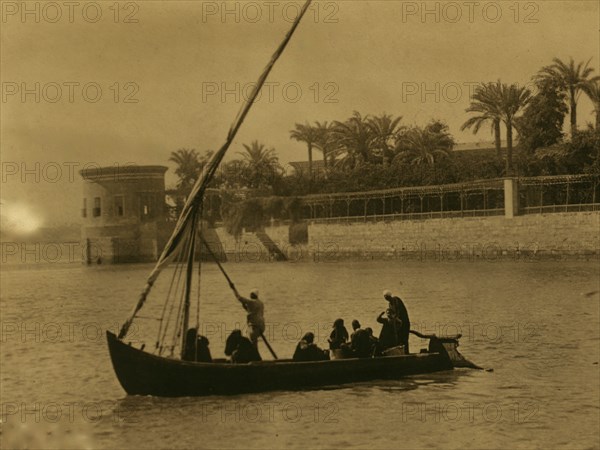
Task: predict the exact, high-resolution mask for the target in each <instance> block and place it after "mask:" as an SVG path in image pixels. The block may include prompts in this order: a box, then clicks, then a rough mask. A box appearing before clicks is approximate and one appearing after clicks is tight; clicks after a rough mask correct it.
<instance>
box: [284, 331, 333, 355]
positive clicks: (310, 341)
mask: <svg viewBox="0 0 600 450" xmlns="http://www.w3.org/2000/svg"><path fill="white" fill-rule="evenodd" d="M314 340H315V335H314V334H313V333H310V332H309V333H306V334H305V335H304V336H303V337H302V340H300V342H298V345H296V351H294V356H293V359H294V361H326V360H328V359H329V354H328V352H327V351H326V350H322V349H320V348H319V347H318V346H317V344H315V343H314Z"/></svg>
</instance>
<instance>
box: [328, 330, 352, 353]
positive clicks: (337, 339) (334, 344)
mask: <svg viewBox="0 0 600 450" xmlns="http://www.w3.org/2000/svg"><path fill="white" fill-rule="evenodd" d="M347 340H348V331H347V330H346V327H344V326H341V327H339V328H334V329H333V331H332V332H331V334H330V335H329V348H330V349H331V350H336V349H339V348H341V347H342V344H345V343H346V341H347Z"/></svg>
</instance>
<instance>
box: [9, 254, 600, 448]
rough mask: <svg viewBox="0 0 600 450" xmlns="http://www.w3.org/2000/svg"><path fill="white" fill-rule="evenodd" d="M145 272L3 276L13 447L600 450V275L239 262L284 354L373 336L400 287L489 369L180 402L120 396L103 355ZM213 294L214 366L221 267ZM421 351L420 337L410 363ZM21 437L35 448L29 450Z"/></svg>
mask: <svg viewBox="0 0 600 450" xmlns="http://www.w3.org/2000/svg"><path fill="white" fill-rule="evenodd" d="M149 269H150V266H146V265H137V266H120V267H109V266H101V267H94V268H83V267H79V266H58V265H57V266H45V267H44V266H40V267H36V268H35V270H22V269H15V270H12V269H11V270H4V271H3V273H2V277H1V284H2V285H1V305H0V306H1V309H2V352H1V356H0V359H1V361H0V363H1V365H2V371H1V374H0V376H1V385H0V390H1V392H0V393H1V395H2V414H3V417H2V420H3V422H4V423H3V425H2V435H1V436H2V444H3V445H4V446H5V447H7V448H10V447H14V446H18V445H19V442H21V444H20V445H26V446H30V447H36V446H37V447H41V446H47V447H55V448H66V447H74V448H82V447H83V448H86V447H87V448H90V447H104V448H115V447H134V448H151V447H169V448H171V447H173V448H175V447H177V448H184V447H188V448H189V447H210V448H212V447H235V446H240V447H244V448H248V447H249V448H259V447H260V448H280V447H284V446H287V447H303V448H304V447H328V448H331V447H335V448H339V447H344V446H349V447H350V446H357V447H369V448H381V447H385V448H389V447H394V448H397V447H400V448H414V447H443V448H462V447H466V446H469V447H477V448H498V447H510V448H519V447H521V448H531V447H548V446H551V447H560V446H563V447H568V448H593V447H596V448H597V447H598V446H599V443H600V442H599V435H598V428H597V424H598V421H599V419H600V417H599V414H600V408H599V403H600V401H599V388H598V377H599V371H598V361H599V359H600V358H599V345H600V336H599V311H598V302H599V296H598V294H597V293H596V294H591V295H590V294H589V293H590V292H594V291H598V264H597V262H569V263H565V262H562V263H557V262H543V263H515V262H505V263H488V264H486V263H479V264H470V263H455V264H445V263H427V264H425V263H418V262H412V263H405V262H397V263H392V262H385V263H383V262H381V263H380V262H370V263H364V262H363V263H336V264H287V263H280V264H275V263H274V264H229V265H228V271H229V273H230V275H231V276H232V277H233V278H234V280H235V282H236V286H237V287H238V289H239V290H240V292H242V293H244V292H246V291H249V290H250V289H252V288H254V287H257V288H259V289H260V290H261V293H262V296H263V297H264V299H265V305H266V316H267V321H268V322H269V324H268V329H267V331H268V338H269V340H270V342H271V344H272V345H273V346H274V348H275V350H276V352H277V353H278V355H279V356H280V357H290V356H291V354H292V352H293V349H294V346H295V344H296V341H297V339H298V338H299V337H300V336H301V335H302V334H303V333H305V332H306V331H314V332H315V334H316V336H317V340H318V341H319V342H320V343H321V345H324V344H325V341H326V337H327V335H328V334H329V331H330V327H331V323H332V322H333V320H334V319H336V318H337V317H343V318H344V319H345V321H346V322H347V323H349V322H350V321H351V320H352V319H355V318H356V319H359V320H360V322H361V323H362V324H363V326H371V327H373V329H374V330H376V332H377V330H378V329H379V327H378V326H377V323H376V322H375V318H376V316H377V314H379V312H381V311H382V310H383V309H385V306H386V304H385V301H384V300H383V298H382V297H381V291H382V290H383V289H384V288H389V289H391V290H393V291H394V292H396V293H398V294H399V295H400V296H401V297H402V298H403V299H404V300H405V303H406V305H407V307H408V309H409V313H410V315H411V321H412V323H413V328H414V329H418V330H419V331H421V332H424V333H437V334H456V333H462V335H463V337H462V339H461V346H460V347H459V349H460V351H461V352H462V353H463V354H464V355H465V356H466V357H467V358H468V359H470V360H472V361H474V362H475V363H477V364H479V365H482V366H484V367H493V368H494V372H484V371H474V370H466V369H459V370H454V371H447V372H440V373H435V374H427V375H422V376H414V377H409V378H406V379H402V380H395V381H390V380H386V381H376V382H369V383H355V384H350V385H345V386H342V387H339V388H324V389H315V390H308V391H299V392H290V391H278V392H269V393H262V394H248V395H237V396H223V397H205V398H178V399H163V398H154V397H137V396H132V397H128V396H126V395H125V394H124V392H123V390H122V389H121V387H120V386H119V384H118V382H117V380H116V378H115V376H114V373H113V371H112V367H111V364H110V360H109V358H108V352H107V349H106V343H105V341H104V330H105V329H111V330H113V331H115V330H116V329H117V327H118V325H119V324H120V322H121V321H122V320H123V319H124V318H125V317H126V316H127V314H128V313H129V311H130V309H131V307H132V306H133V304H134V302H135V300H136V299H137V295H138V294H139V290H140V289H141V287H142V285H143V282H144V278H145V276H146V274H147V273H148V271H149ZM162 289H164V286H160V284H159V285H157V287H156V292H157V295H156V296H154V297H153V298H151V301H150V302H149V304H148V308H147V310H146V308H145V310H144V311H145V314H147V315H148V316H152V314H153V311H155V310H156V308H160V306H161V305H160V302H158V301H156V300H158V299H160V298H161V294H162ZM202 289H203V299H204V301H203V303H202V305H201V311H200V312H201V326H202V330H203V332H204V333H205V334H206V335H207V336H208V337H209V339H210V341H211V351H212V354H213V356H214V357H220V356H222V352H223V347H224V343H225V337H226V335H227V333H228V332H230V331H231V330H232V329H233V328H235V327H236V326H239V324H241V325H243V323H244V313H243V311H242V310H241V308H240V307H239V305H238V303H237V302H236V301H235V299H234V298H233V297H232V295H231V293H230V291H229V290H228V287H227V284H226V282H225V281H224V280H223V279H222V276H221V275H220V274H219V273H218V270H217V268H216V267H214V266H208V267H207V268H206V270H205V273H204V275H203V286H202ZM135 331H136V333H135V335H134V336H133V337H132V338H131V339H132V341H133V345H140V344H141V342H146V343H151V342H153V340H154V339H155V337H156V324H155V323H154V322H152V321H150V320H147V321H140V322H139V323H138V325H137V328H136V330H135ZM425 346H426V342H425V341H423V340H420V339H418V338H415V337H414V336H413V337H411V348H413V349H414V351H418V350H419V349H420V348H423V347H425ZM261 352H262V353H263V355H267V354H268V353H267V351H266V349H265V348H261ZM15 436H21V437H22V436H29V437H28V439H29V441H27V442H28V444H23V442H25V441H23V440H22V439H21V441H18V440H15V439H17V438H15ZM40 436H41V437H43V440H41V441H40V440H39V439H42V438H41V437H40ZM36 439H38V441H36ZM36 442H38V443H37V444H36ZM39 442H45V444H39Z"/></svg>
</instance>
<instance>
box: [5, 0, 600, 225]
mask: <svg viewBox="0 0 600 450" xmlns="http://www.w3.org/2000/svg"><path fill="white" fill-rule="evenodd" d="M75 3H77V4H76V5H74V6H71V7H69V5H65V4H64V3H63V2H56V3H52V4H49V3H43V2H41V3H40V2H29V3H27V5H28V6H27V8H29V11H24V10H23V8H24V6H23V5H25V4H24V3H21V2H3V3H2V31H1V39H2V44H1V45H2V48H1V55H0V56H1V61H0V62H1V66H2V69H1V81H2V103H1V108H2V110H1V130H0V132H1V136H0V137H1V142H0V151H1V159H2V164H3V167H2V185H1V188H2V192H1V197H2V202H3V215H4V214H6V211H7V208H8V207H16V206H19V207H20V208H21V210H27V211H28V213H22V214H30V215H31V216H33V217H34V218H35V219H36V220H37V221H38V222H39V223H43V224H47V225H49V224H56V223H69V222H77V221H78V220H79V218H78V215H79V211H80V204H81V191H82V186H81V183H82V182H81V181H80V180H79V177H78V176H77V175H75V176H74V177H72V176H71V175H72V173H75V174H76V171H77V169H79V168H81V167H84V166H88V167H89V166H96V165H116V164H118V165H124V164H127V163H136V164H165V165H167V164H168V162H167V159H168V157H169V154H170V152H171V151H174V150H176V149H178V148H181V147H187V148H196V149H197V150H199V151H204V150H207V149H217V148H218V147H219V146H220V145H221V144H222V143H223V140H224V138H225V135H226V132H227V130H228V127H229V125H230V123H231V122H232V120H233V118H234V116H235V114H236V113H237V110H238V109H239V107H240V104H241V101H243V98H244V95H247V93H249V91H250V88H251V86H249V85H248V83H253V82H255V81H256V79H257V77H258V75H259V74H260V72H261V70H262V69H263V67H264V66H265V64H266V63H267V61H268V59H269V57H270V56H271V54H272V52H273V51H274V49H275V47H276V46H277V45H278V44H279V42H280V41H281V39H282V37H283V35H284V34H285V32H286V31H287V30H288V29H289V27H290V25H291V23H290V22H291V20H292V19H293V17H294V15H295V13H296V11H297V10H298V7H299V5H300V3H295V2H278V1H273V2H242V3H236V2H227V3H226V2H196V1H139V2H129V3H127V2H122V3H120V5H121V9H120V10H119V11H116V10H115V8H114V2H112V1H110V2H102V1H101V2H88V3H84V2H80V3H78V2H75ZM70 8H71V9H70ZM425 8H427V10H425ZM599 19H600V12H599V3H598V2H597V1H579V0H570V1H564V2H563V1H537V2H514V1H501V2H468V1H465V2H462V1H459V2H425V3H424V2H420V1H419V2H400V1H393V0H392V1H343V2H328V1H323V2H317V3H315V4H313V5H312V6H311V8H310V9H309V11H308V12H307V15H306V17H305V18H304V21H303V23H302V24H301V25H300V27H299V28H298V30H297V32H296V34H295V36H294V37H293V39H292V40H291V42H290V44H289V46H288V48H287V49H286V51H285V52H284V54H283V56H282V57H281V59H280V61H279V62H278V63H277V65H276V66H275V68H274V70H273V72H272V73H271V75H270V77H269V80H268V81H269V83H270V84H269V86H268V89H267V91H265V90H263V94H262V96H261V98H260V100H259V101H258V102H257V103H256V104H255V105H254V107H253V109H252V110H251V112H250V114H249V116H248V118H247V120H246V122H245V123H244V125H243V127H242V129H241V131H240V133H239V134H238V137H237V139H236V141H235V143H234V145H233V146H232V147H231V149H230V152H229V158H232V157H235V156H236V152H237V151H239V150H240V149H241V145H242V143H248V142H250V141H252V140H255V139H257V140H259V141H261V142H263V143H265V144H266V145H268V146H272V147H274V148H275V149H276V150H277V152H278V154H279V156H280V160H281V161H282V163H284V164H285V163H287V162H289V161H297V160H303V159H306V149H305V147H304V146H303V145H302V144H300V143H297V142H295V141H291V140H290V139H289V130H291V129H292V128H293V125H294V123H296V122H305V121H307V120H308V121H311V122H312V121H315V120H319V121H323V120H336V119H337V120H343V119H345V118H347V117H348V116H349V115H351V114H352V111H354V110H357V111H359V112H361V113H362V114H379V113H382V112H387V113H390V114H394V115H401V116H402V117H403V120H402V123H403V124H404V125H411V124H417V125H423V124H425V123H426V122H427V121H429V120H430V119H432V118H439V119H442V120H445V121H446V122H447V123H448V124H449V126H450V130H451V132H452V134H453V135H454V136H455V138H456V139H457V141H459V142H474V141H480V140H485V141H489V140H491V138H492V136H491V135H490V133H489V130H487V129H483V130H481V131H480V133H479V134H478V135H475V136H474V135H473V134H472V133H471V132H461V131H460V130H459V128H460V126H461V124H462V123H463V122H464V121H465V120H466V118H467V115H466V114H465V113H464V109H465V108H466V107H467V106H468V104H469V90H470V89H472V85H473V84H474V83H478V82H481V81H495V80H497V79H500V80H501V81H503V82H506V83H514V82H516V83H519V84H523V85H524V84H526V83H528V82H530V79H531V76H532V75H533V74H534V73H535V72H536V71H537V70H538V69H539V68H540V67H542V66H543V65H547V64H549V63H551V60H552V58H553V57H559V58H561V59H563V60H568V58H569V57H570V56H572V57H573V58H575V60H576V61H582V60H585V61H587V60H588V59H589V58H592V62H591V65H592V66H593V67H594V68H596V69H597V68H598V65H599V60H600V58H599V48H600V46H599V43H600V42H599V33H598V28H599V21H600V20H599ZM595 74H598V70H596V72H595ZM36 83H38V87H36ZM24 89H25V90H28V91H26V92H25V93H24V92H23V90H24ZM224 90H225V92H224ZM578 116H579V124H580V125H581V126H583V125H585V124H586V123H587V122H590V121H592V119H593V116H592V106H591V104H590V102H589V100H588V99H587V98H586V97H585V96H584V95H582V96H581V99H580V106H579V108H578ZM316 157H317V158H318V157H319V156H318V155H316ZM36 163H37V164H38V165H37V166H36ZM57 167H59V168H60V170H61V173H57ZM23 169H29V170H30V173H29V174H25V173H23ZM173 182H174V178H173V176H172V175H169V176H168V178H167V184H173ZM31 220H33V219H31Z"/></svg>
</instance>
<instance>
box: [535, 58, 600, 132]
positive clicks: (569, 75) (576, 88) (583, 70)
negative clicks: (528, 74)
mask: <svg viewBox="0 0 600 450" xmlns="http://www.w3.org/2000/svg"><path fill="white" fill-rule="evenodd" d="M590 61H591V58H590V59H589V60H588V61H587V62H586V63H585V65H584V63H583V62H580V63H579V64H577V66H575V61H574V60H573V58H572V57H571V58H570V61H569V64H566V63H565V62H563V61H561V60H560V59H558V58H553V59H552V62H553V63H552V64H551V65H549V66H545V67H542V68H541V69H540V71H539V72H538V74H537V75H536V76H535V77H534V78H535V79H537V80H538V81H545V80H553V81H556V82H557V83H558V84H559V85H560V87H561V88H562V90H563V91H564V92H566V93H567V94H568V99H569V110H570V112H571V136H572V135H573V134H574V133H575V132H576V131H577V101H578V100H579V94H580V92H581V90H582V88H583V86H584V85H585V84H586V82H588V81H589V80H588V77H589V76H590V75H591V73H592V72H593V71H594V69H593V68H592V67H589V63H590ZM597 78H598V77H595V78H593V79H597Z"/></svg>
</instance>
